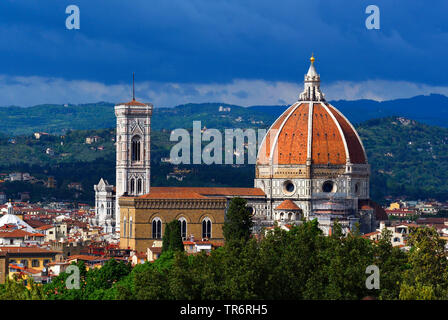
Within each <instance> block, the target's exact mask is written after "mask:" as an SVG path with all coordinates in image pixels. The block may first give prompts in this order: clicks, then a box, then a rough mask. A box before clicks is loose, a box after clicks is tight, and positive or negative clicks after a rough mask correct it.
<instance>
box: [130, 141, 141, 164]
mask: <svg viewBox="0 0 448 320" xmlns="http://www.w3.org/2000/svg"><path fill="white" fill-rule="evenodd" d="M140 140H141V139H140V137H139V136H134V137H133V138H132V149H131V157H132V158H131V159H132V161H140V159H141V157H140V155H141V150H140V145H141V143H140Z"/></svg>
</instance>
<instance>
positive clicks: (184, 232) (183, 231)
mask: <svg viewBox="0 0 448 320" xmlns="http://www.w3.org/2000/svg"><path fill="white" fill-rule="evenodd" d="M179 221H180V235H181V237H182V239H183V240H185V239H187V220H186V219H185V218H180V219H179Z"/></svg>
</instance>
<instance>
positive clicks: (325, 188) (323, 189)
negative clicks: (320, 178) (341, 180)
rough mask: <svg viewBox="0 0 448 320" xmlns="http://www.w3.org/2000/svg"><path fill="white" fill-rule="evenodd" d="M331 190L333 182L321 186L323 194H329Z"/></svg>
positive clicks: (326, 182)
mask: <svg viewBox="0 0 448 320" xmlns="http://www.w3.org/2000/svg"><path fill="white" fill-rule="evenodd" d="M333 189H334V182H333V181H325V182H324V183H323V184H322V191H323V192H327V193H329V192H332V191H333Z"/></svg>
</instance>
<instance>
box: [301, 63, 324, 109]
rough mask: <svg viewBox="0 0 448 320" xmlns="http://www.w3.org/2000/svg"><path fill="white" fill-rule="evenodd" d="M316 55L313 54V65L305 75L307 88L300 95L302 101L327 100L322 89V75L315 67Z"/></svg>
mask: <svg viewBox="0 0 448 320" xmlns="http://www.w3.org/2000/svg"><path fill="white" fill-rule="evenodd" d="M315 60H316V59H315V58H314V55H311V58H310V61H311V65H310V68H309V69H308V73H307V74H306V75H305V88H304V90H303V92H302V93H301V94H300V96H299V100H300V101H325V95H324V94H323V93H322V91H320V76H319V75H318V74H317V72H316V69H315V68H314V61H315Z"/></svg>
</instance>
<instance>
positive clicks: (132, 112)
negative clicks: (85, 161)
mask: <svg viewBox="0 0 448 320" xmlns="http://www.w3.org/2000/svg"><path fill="white" fill-rule="evenodd" d="M132 93H133V94H132V101H130V102H126V103H119V104H117V105H116V106H115V116H116V117H117V139H116V142H117V147H116V153H117V157H116V158H117V162H116V206H115V208H116V215H115V219H116V231H119V230H120V206H119V199H120V197H121V196H123V195H125V196H139V195H143V194H146V193H149V188H150V177H151V174H150V172H151V157H150V146H151V140H150V133H151V116H152V109H153V105H152V104H151V103H142V102H139V101H136V100H135V87H134V81H133V85H132Z"/></svg>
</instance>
